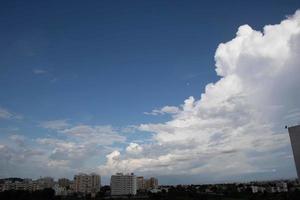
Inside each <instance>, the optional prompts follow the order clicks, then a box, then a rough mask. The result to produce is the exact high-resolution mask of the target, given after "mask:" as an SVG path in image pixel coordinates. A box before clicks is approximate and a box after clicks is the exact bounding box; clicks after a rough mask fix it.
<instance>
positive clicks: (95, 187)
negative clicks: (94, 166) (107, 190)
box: [73, 173, 101, 194]
mask: <svg viewBox="0 0 300 200" xmlns="http://www.w3.org/2000/svg"><path fill="white" fill-rule="evenodd" d="M73 184H74V185H73V189H74V192H78V193H83V194H95V193H97V192H99V191H100V187H101V177H100V175H97V174H94V173H93V174H78V175H75V176H74V183H73Z"/></svg>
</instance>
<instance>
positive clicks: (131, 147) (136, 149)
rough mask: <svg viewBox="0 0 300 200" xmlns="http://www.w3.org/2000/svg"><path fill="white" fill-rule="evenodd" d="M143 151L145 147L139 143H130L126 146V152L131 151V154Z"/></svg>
mask: <svg viewBox="0 0 300 200" xmlns="http://www.w3.org/2000/svg"><path fill="white" fill-rule="evenodd" d="M142 151H143V148H142V147H141V146H140V145H139V144H137V143H133V142H132V143H130V144H129V145H128V146H127V148H126V152H127V153H130V154H137V153H141V152H142Z"/></svg>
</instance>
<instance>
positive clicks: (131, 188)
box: [110, 173, 137, 196]
mask: <svg viewBox="0 0 300 200" xmlns="http://www.w3.org/2000/svg"><path fill="white" fill-rule="evenodd" d="M110 188H111V195H112V196H116V195H136V190H137V181H136V176H135V175H134V174H133V173H132V174H123V173H117V174H115V175H112V176H111V179H110Z"/></svg>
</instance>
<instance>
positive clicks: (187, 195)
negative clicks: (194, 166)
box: [0, 187, 300, 200]
mask: <svg viewBox="0 0 300 200" xmlns="http://www.w3.org/2000/svg"><path fill="white" fill-rule="evenodd" d="M0 199H1V200H92V199H93V200H102V199H108V200H109V199H111V200H112V199H113V198H110V197H109V196H105V194H104V193H103V192H99V193H97V195H96V197H95V198H91V196H90V195H86V196H81V195H79V194H74V195H69V196H55V193H54V190H53V189H44V190H39V191H34V192H30V191H21V190H17V191H16V190H9V191H4V192H0ZM124 199H131V200H134V199H135V200H147V199H149V200H299V199H300V192H299V191H295V192H287V193H257V194H252V193H248V192H243V193H237V192H235V191H231V192H227V193H219V194H218V193H215V194H209V193H201V192H199V191H196V190H194V189H192V188H181V187H172V188H170V189H169V191H168V192H165V191H164V192H160V193H147V194H144V195H143V196H139V195H137V196H128V197H127V198H122V200H124ZM113 200H117V199H115V198H114V199H113Z"/></svg>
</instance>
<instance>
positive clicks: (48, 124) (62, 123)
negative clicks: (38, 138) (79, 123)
mask: <svg viewBox="0 0 300 200" xmlns="http://www.w3.org/2000/svg"><path fill="white" fill-rule="evenodd" d="M39 126H40V127H43V128H46V129H52V130H63V129H65V128H67V127H69V126H70V124H69V123H68V120H66V119H61V120H51V121H44V122H41V123H40V124H39Z"/></svg>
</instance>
